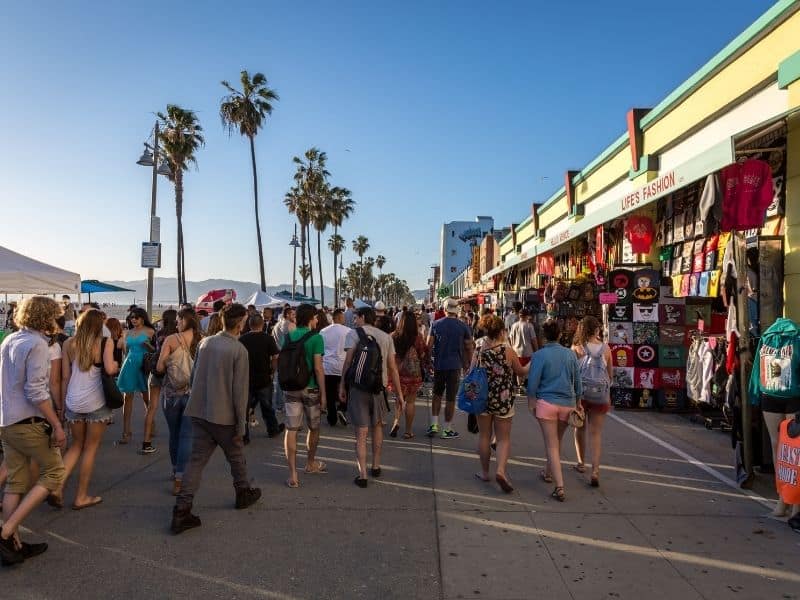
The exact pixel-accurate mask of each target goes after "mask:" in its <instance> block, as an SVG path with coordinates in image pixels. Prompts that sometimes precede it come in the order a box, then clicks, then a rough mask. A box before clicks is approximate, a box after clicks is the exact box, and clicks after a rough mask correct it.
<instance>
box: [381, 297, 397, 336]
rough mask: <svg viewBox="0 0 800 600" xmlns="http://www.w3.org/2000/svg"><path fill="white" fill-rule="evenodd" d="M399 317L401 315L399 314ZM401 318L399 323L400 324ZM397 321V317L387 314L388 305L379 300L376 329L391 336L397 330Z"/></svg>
mask: <svg viewBox="0 0 800 600" xmlns="http://www.w3.org/2000/svg"><path fill="white" fill-rule="evenodd" d="M397 314H398V315H399V314H401V313H399V312H398V313H397ZM399 320H400V319H399V318H397V321H398V322H399ZM395 326H396V321H395V317H392V315H390V314H387V313H386V305H385V304H384V303H383V302H381V301H380V300H378V301H377V302H376V303H375V327H377V328H378V329H380V330H381V331H383V332H384V333H388V334H389V335H391V334H392V332H393V331H394V330H395Z"/></svg>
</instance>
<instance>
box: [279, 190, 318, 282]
mask: <svg viewBox="0 0 800 600" xmlns="http://www.w3.org/2000/svg"><path fill="white" fill-rule="evenodd" d="M283 203H284V204H285V205H286V208H287V209H289V212H290V213H291V214H293V215H294V216H295V217H296V218H297V222H298V224H299V225H300V258H301V261H300V265H301V266H302V267H303V271H302V272H303V273H305V274H306V275H305V277H302V278H301V279H302V280H303V295H304V296H305V295H306V294H307V293H308V289H307V288H306V281H307V280H308V277H309V275H310V273H309V270H308V269H306V268H305V267H306V228H307V227H308V222H309V219H310V212H309V203H308V201H307V200H306V199H305V197H304V196H303V193H302V192H301V191H300V187H299V186H293V187H292V188H291V189H290V190H289V191H288V192H286V196H285V197H284V199H283ZM310 258H311V257H310V256H309V259H310ZM311 294H312V295H313V294H314V289H313V287H312V289H311Z"/></svg>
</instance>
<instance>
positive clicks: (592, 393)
mask: <svg viewBox="0 0 800 600" xmlns="http://www.w3.org/2000/svg"><path fill="white" fill-rule="evenodd" d="M604 350H605V345H603V346H602V347H601V348H600V351H599V352H598V353H597V354H592V352H591V350H589V346H588V345H584V347H583V352H584V355H583V357H582V358H581V360H580V363H579V373H580V377H581V384H582V385H583V399H584V400H586V402H588V403H589V404H608V402H609V395H608V394H609V388H610V384H611V382H610V381H609V379H608V365H606V361H605V356H604Z"/></svg>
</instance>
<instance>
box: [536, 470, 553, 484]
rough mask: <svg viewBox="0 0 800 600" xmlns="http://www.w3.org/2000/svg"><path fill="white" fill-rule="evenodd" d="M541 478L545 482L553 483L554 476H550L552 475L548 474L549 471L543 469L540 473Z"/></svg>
mask: <svg viewBox="0 0 800 600" xmlns="http://www.w3.org/2000/svg"><path fill="white" fill-rule="evenodd" d="M539 479H541V480H542V481H544V482H545V483H553V478H552V477H550V475H548V474H547V471H545V470H544V469H542V470H541V472H540V473H539Z"/></svg>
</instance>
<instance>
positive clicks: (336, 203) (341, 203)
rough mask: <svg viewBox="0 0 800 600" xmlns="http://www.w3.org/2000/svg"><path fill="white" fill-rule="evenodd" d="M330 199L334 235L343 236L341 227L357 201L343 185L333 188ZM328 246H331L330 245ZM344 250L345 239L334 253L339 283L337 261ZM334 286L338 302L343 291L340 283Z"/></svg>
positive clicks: (334, 268) (334, 269) (334, 277)
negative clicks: (340, 233)
mask: <svg viewBox="0 0 800 600" xmlns="http://www.w3.org/2000/svg"><path fill="white" fill-rule="evenodd" d="M330 201H331V206H330V221H331V225H333V235H334V236H336V237H339V238H341V236H339V227H341V226H342V223H344V222H345V220H347V219H349V218H350V215H351V214H353V209H354V208H355V204H356V203H355V200H353V198H352V194H351V192H350V190H348V189H347V188H343V187H334V188H332V189H331V194H330ZM328 247H329V248H330V245H329V246H328ZM331 250H333V248H331ZM342 250H344V240H343V239H342V248H341V249H340V250H339V251H338V252H334V253H333V280H334V281H335V282H337V283H338V279H337V277H336V262H337V260H338V257H339V254H341V252H342ZM334 287H335V288H336V289H335V290H334V296H335V298H336V303H337V304H338V303H339V298H340V297H341V291H340V290H339V289H338V285H336V286H334Z"/></svg>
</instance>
